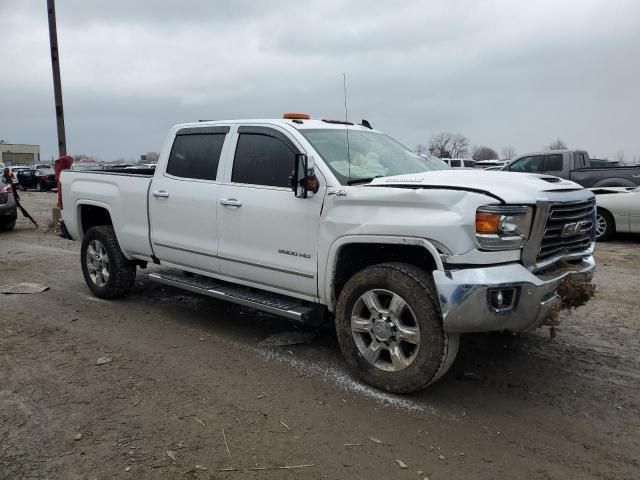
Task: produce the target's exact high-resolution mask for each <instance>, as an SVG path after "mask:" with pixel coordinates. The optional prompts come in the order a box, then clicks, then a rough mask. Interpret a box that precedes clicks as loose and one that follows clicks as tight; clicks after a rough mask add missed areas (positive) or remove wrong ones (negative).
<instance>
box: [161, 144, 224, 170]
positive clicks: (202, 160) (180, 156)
mask: <svg viewBox="0 0 640 480" xmlns="http://www.w3.org/2000/svg"><path fill="white" fill-rule="evenodd" d="M225 136H226V135H225V134H224V133H213V134H212V133H205V134H192V135H178V136H176V139H175V140H174V141H173V147H171V154H170V155H169V162H168V163H167V173H168V174H170V175H173V176H176V177H182V178H195V179H198V180H215V179H216V174H217V172H218V163H220V153H221V152H222V145H223V144H224V138H225Z"/></svg>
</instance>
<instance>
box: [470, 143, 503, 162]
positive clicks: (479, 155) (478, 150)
mask: <svg viewBox="0 0 640 480" xmlns="http://www.w3.org/2000/svg"><path fill="white" fill-rule="evenodd" d="M471 158H473V159H474V160H475V161H476V162H478V161H480V160H496V159H497V158H498V152H496V151H495V150H494V149H493V148H491V147H486V146H483V145H476V146H475V147H473V154H472V155H471Z"/></svg>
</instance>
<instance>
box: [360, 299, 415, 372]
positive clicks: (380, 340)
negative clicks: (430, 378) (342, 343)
mask: <svg viewBox="0 0 640 480" xmlns="http://www.w3.org/2000/svg"><path fill="white" fill-rule="evenodd" d="M351 334H352V335H353V340H354V341H355V344H356V347H357V348H358V351H359V352H360V354H361V355H362V356H363V357H364V358H365V360H367V362H369V363H370V364H371V365H373V366H375V367H376V368H379V369H380V370H384V371H387V372H397V371H400V370H404V369H405V368H407V367H408V366H409V365H411V364H412V363H413V362H414V360H415V359H416V356H417V354H418V350H419V348H420V326H419V324H418V321H417V319H416V317H415V314H414V313H413V311H412V310H411V307H410V306H409V304H408V303H407V302H406V301H405V300H404V299H403V298H402V297H401V296H400V295H398V294H396V293H394V292H391V291H389V290H383V289H375V290H368V291H366V292H365V293H363V294H362V295H361V296H360V297H359V298H358V300H357V301H356V302H355V304H354V306H353V309H352V312H351Z"/></svg>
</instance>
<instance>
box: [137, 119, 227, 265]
mask: <svg viewBox="0 0 640 480" xmlns="http://www.w3.org/2000/svg"><path fill="white" fill-rule="evenodd" d="M228 131H229V127H194V128H185V129H183V130H179V131H178V133H177V134H176V137H175V140H174V143H173V146H172V148H171V153H170V155H169V158H168V160H167V163H166V169H165V171H164V173H163V174H162V175H157V174H156V176H155V177H154V178H153V181H152V183H151V190H150V192H149V218H150V223H151V242H152V247H153V251H154V254H155V255H156V257H158V258H159V259H160V261H161V263H162V264H166V265H170V266H174V267H178V268H180V267H188V268H192V269H197V270H202V271H206V272H212V273H218V269H219V262H218V258H217V256H218V231H217V223H218V218H217V215H218V212H217V208H216V199H217V196H218V189H219V187H220V185H219V183H218V181H217V174H218V164H219V163H220V156H221V154H222V150H223V146H224V142H225V139H226V137H227V132H228ZM158 168H162V167H161V166H160V165H159V166H158Z"/></svg>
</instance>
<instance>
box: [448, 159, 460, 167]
mask: <svg viewBox="0 0 640 480" xmlns="http://www.w3.org/2000/svg"><path fill="white" fill-rule="evenodd" d="M449 161H450V162H451V166H452V167H461V166H462V165H460V163H461V162H460V160H449Z"/></svg>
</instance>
